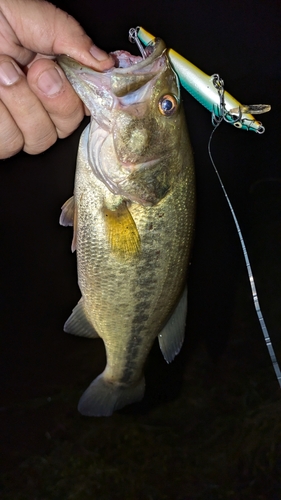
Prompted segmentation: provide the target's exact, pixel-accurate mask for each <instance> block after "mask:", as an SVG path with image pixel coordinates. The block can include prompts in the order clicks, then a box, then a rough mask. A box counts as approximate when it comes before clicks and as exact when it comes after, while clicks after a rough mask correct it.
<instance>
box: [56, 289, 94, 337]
mask: <svg viewBox="0 0 281 500" xmlns="http://www.w3.org/2000/svg"><path fill="white" fill-rule="evenodd" d="M63 329H64V331H65V332H66V333H72V334H73V335H78V336H80V337H88V338H92V339H96V338H99V335H98V334H97V332H96V330H95V329H94V327H93V325H92V324H91V323H90V321H89V320H88V318H87V315H86V313H85V310H84V304H83V299H80V300H79V302H78V304H77V305H76V306H75V307H74V309H73V311H72V314H71V315H70V316H69V318H68V320H67V321H66V322H65V324H64V327H63Z"/></svg>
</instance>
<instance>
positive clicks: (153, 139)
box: [59, 39, 195, 416]
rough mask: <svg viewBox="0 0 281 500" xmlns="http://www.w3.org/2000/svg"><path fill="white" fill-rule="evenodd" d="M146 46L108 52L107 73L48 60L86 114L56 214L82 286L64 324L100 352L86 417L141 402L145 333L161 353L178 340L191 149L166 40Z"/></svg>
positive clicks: (188, 235) (190, 214) (189, 231)
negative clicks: (69, 234)
mask: <svg viewBox="0 0 281 500" xmlns="http://www.w3.org/2000/svg"><path fill="white" fill-rule="evenodd" d="M148 50H149V53H148V54H147V57H146V58H145V59H144V60H140V58H136V57H134V56H130V54H128V53H125V52H121V51H118V52H116V53H115V56H116V59H117V60H118V62H119V65H121V66H123V67H120V66H119V67H117V68H113V69H112V70H109V71H107V72H106V73H97V72H95V71H93V70H90V69H89V68H83V67H81V65H80V64H78V63H77V62H75V61H73V60H72V59H70V58H67V57H66V56H61V57H60V59H59V64H60V65H61V67H62V68H63V69H64V71H65V73H66V75H67V77H68V79H69V81H70V82H71V83H72V85H73V86H74V88H75V90H76V92H77V93H78V95H79V96H80V97H81V99H82V100H83V101H84V102H85V104H86V105H87V107H88V108H89V109H90V111H91V117H92V118H91V123H90V124H89V125H88V127H87V128H86V129H85V130H84V132H83V134H82V136H81V139H80V145H79V150H78V158H77V169H76V178H75V189H74V196H73V198H71V199H70V200H68V202H66V204H65V205H64V206H63V209H62V215H61V223H62V224H63V225H70V224H73V226H74V238H73V250H74V249H76V250H77V267H78V282H79V287H80V290H81V293H82V297H81V300H80V301H79V303H78V304H77V306H76V307H75V309H74V310H73V312H72V315H71V316H70V318H69V319H68V320H67V322H66V324H65V327H64V329H65V331H67V332H69V333H73V334H76V335H82V336H86V337H93V338H95V337H101V338H102V339H103V341H104V344H105V349H106V357H107V364H106V368H105V370H104V371H103V373H102V374H101V375H99V376H98V377H97V378H96V379H95V380H94V381H93V382H92V383H91V385H90V386H89V387H88V389H87V390H86V391H85V393H84V394H83V395H82V397H81V399H80V402H79V406H78V409H79V411H80V412H81V413H82V414H83V415H88V416H107V415H111V414H112V413H113V411H114V410H117V409H120V408H122V407H123V406H125V405H127V404H130V403H133V402H135V401H139V400H140V399H142V397H143V394H144V389H145V381H144V375H143V368H144V364H145V360H146V358H147V356H148V354H149V351H150V349H151V346H152V344H153V342H154V340H155V338H156V337H158V339H159V344H160V348H161V350H162V353H163V355H164V358H165V359H166V361H167V362H171V361H172V360H173V358H174V357H175V355H176V354H178V352H179V350H180V348H181V345H182V343H183V339H184V332H185V319H186V311H187V291H186V274H187V266H188V262H189V256H190V250H191V244H192V237H193V225H194V206H195V185H194V169H193V158H192V151H191V146H190V142H189V138H188V134H187V130H186V125H185V119H184V113H183V109H182V105H181V103H180V89H179V85H178V80H177V77H176V75H175V73H174V71H173V70H172V68H171V66H170V64H169V60H168V57H167V53H166V48H165V45H164V43H163V42H162V41H161V40H159V39H156V41H155V42H154V43H153V44H152V45H151V46H150V47H149V49H148ZM124 61H125V62H124Z"/></svg>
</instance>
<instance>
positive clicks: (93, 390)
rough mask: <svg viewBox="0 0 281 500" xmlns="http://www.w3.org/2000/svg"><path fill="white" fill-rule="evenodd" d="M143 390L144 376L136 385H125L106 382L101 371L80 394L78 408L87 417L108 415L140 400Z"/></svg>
mask: <svg viewBox="0 0 281 500" xmlns="http://www.w3.org/2000/svg"><path fill="white" fill-rule="evenodd" d="M144 390H145V380H144V377H142V379H141V380H140V381H139V382H138V384H137V385H134V386H129V387H127V386H124V385H121V384H119V385H118V384H117V383H116V384H111V383H108V382H106V380H105V379H104V376H103V373H101V375H99V376H98V377H97V378H96V379H95V380H94V381H93V382H92V383H91V384H90V385H89V387H88V389H87V390H86V391H85V392H84V394H83V395H82V397H81V399H80V401H79V404H78V410H79V411H80V413H81V414H82V415H85V416H87V417H109V416H110V415H112V413H113V412H114V411H115V410H120V409H121V408H123V406H126V405H129V404H131V403H135V402H136V401H140V400H141V399H142V398H143V395H144Z"/></svg>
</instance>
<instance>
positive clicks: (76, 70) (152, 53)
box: [56, 38, 166, 90]
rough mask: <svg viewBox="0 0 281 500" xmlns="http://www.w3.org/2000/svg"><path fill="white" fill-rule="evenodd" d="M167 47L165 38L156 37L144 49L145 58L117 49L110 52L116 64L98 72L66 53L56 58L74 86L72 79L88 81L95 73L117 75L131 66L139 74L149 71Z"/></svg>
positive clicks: (125, 71)
mask: <svg viewBox="0 0 281 500" xmlns="http://www.w3.org/2000/svg"><path fill="white" fill-rule="evenodd" d="M165 49H166V45H165V43H164V42H163V40H161V39H160V38H155V39H154V40H153V41H152V42H151V43H150V44H149V45H147V46H146V48H145V49H144V51H145V54H146V57H145V58H143V57H141V56H135V55H133V54H131V53H130V52H127V51H125V50H116V51H114V52H111V53H110V55H111V56H112V57H113V59H114V61H115V65H114V66H113V67H112V68H110V69H108V70H105V71H103V72H98V71H96V70H94V69H93V68H90V67H89V66H85V65H83V64H81V63H79V62H78V61H76V60H75V59H72V58H71V57H69V56H68V55H65V54H61V55H59V56H57V58H56V60H57V63H58V64H59V66H60V67H61V68H62V69H63V71H64V72H65V74H66V76H67V78H68V79H69V81H70V83H71V84H72V85H73V86H74V82H73V81H72V80H74V79H75V80H77V79H81V80H84V81H85V82H87V80H88V78H89V77H93V75H97V76H98V77H99V79H100V78H101V75H104V76H111V75H112V74H113V73H115V74H117V75H118V74H120V75H125V74H127V73H128V68H130V70H131V71H130V73H131V72H132V73H136V74H139V73H142V72H143V70H144V69H145V72H149V69H150V68H149V67H150V65H151V64H152V63H153V62H154V61H155V59H157V58H158V57H159V56H160V55H161V54H162V53H163V51H164V50H165ZM151 69H152V68H151ZM74 88H75V86H74ZM75 90H76V89H75Z"/></svg>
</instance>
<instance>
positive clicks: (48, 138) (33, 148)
mask: <svg viewBox="0 0 281 500" xmlns="http://www.w3.org/2000/svg"><path fill="white" fill-rule="evenodd" d="M57 138H58V136H57V133H56V131H55V129H53V130H52V131H49V133H46V134H44V135H42V136H37V137H36V140H33V139H32V135H31V138H29V136H27V137H26V138H25V143H24V147H23V150H24V151H25V152H26V153H28V154H30V155H36V154H40V153H43V152H44V151H46V150H47V149H49V148H50V147H51V146H53V144H55V142H56V141H57Z"/></svg>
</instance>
